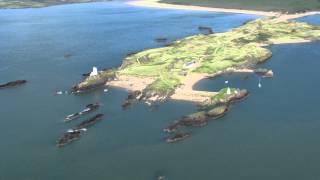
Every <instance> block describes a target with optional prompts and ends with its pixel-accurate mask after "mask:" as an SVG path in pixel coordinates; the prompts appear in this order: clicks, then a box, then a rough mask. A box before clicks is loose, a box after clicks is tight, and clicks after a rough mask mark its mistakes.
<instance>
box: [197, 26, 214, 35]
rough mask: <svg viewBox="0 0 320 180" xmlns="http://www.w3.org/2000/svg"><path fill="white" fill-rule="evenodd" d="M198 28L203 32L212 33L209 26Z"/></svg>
mask: <svg viewBox="0 0 320 180" xmlns="http://www.w3.org/2000/svg"><path fill="white" fill-rule="evenodd" d="M198 30H199V31H201V32H205V34H213V33H214V32H213V30H212V28H211V27H207V26H199V27H198Z"/></svg>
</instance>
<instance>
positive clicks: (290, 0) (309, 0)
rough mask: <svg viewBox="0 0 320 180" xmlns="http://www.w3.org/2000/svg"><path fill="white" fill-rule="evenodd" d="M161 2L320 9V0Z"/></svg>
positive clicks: (306, 9) (305, 9)
mask: <svg viewBox="0 0 320 180" xmlns="http://www.w3.org/2000/svg"><path fill="white" fill-rule="evenodd" d="M161 2H165V3H173V4H185V5H197V6H208V7H216V8H231V9H250V10H262V11H281V12H289V13H295V12H304V11H310V10H320V1H319V0H161Z"/></svg>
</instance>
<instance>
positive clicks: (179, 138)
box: [166, 133, 191, 143]
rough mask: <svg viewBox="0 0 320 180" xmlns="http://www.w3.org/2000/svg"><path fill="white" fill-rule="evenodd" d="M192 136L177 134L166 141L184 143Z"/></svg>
mask: <svg viewBox="0 0 320 180" xmlns="http://www.w3.org/2000/svg"><path fill="white" fill-rule="evenodd" d="M190 136H191V134H190V133H175V134H174V135H172V136H170V137H168V138H167V139H166V141H167V143H175V142H178V141H182V140H184V139H186V138H188V137H190Z"/></svg>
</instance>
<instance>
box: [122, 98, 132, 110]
mask: <svg viewBox="0 0 320 180" xmlns="http://www.w3.org/2000/svg"><path fill="white" fill-rule="evenodd" d="M130 105H131V102H129V101H128V100H126V101H125V102H124V103H123V104H122V109H123V110H126V109H127V108H128V107H129V106H130Z"/></svg>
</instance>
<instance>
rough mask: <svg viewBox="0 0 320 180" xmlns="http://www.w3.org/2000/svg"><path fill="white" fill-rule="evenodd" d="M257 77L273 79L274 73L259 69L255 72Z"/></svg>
mask: <svg viewBox="0 0 320 180" xmlns="http://www.w3.org/2000/svg"><path fill="white" fill-rule="evenodd" d="M254 72H255V73H256V74H257V75H259V76H262V77H264V78H272V77H273V75H274V73H273V71H272V70H271V69H263V68H259V69H256V70H255V71H254Z"/></svg>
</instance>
